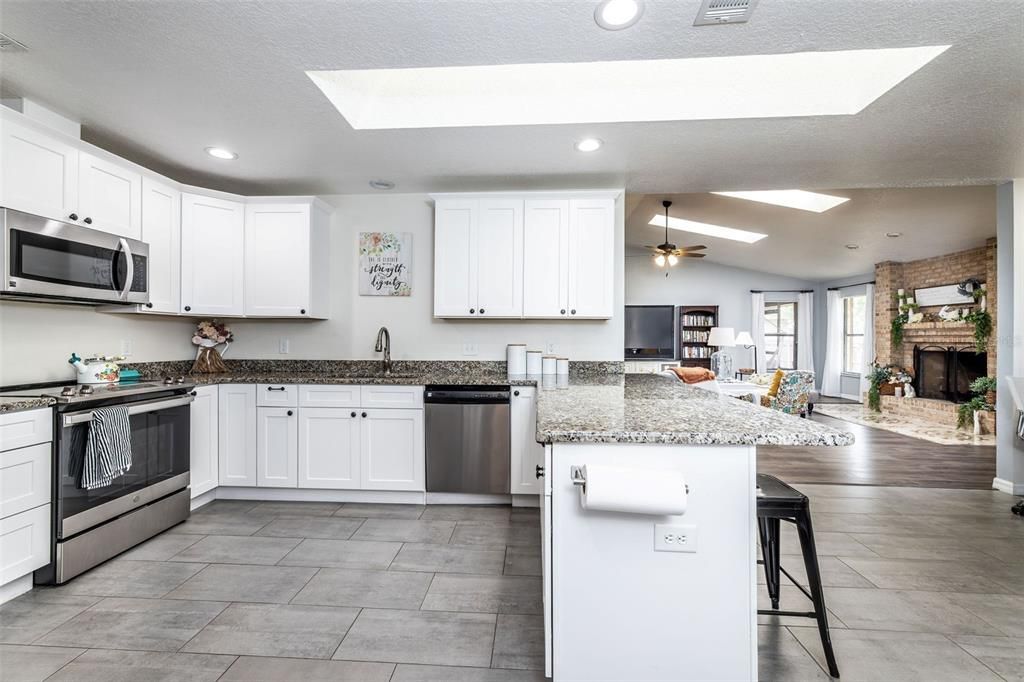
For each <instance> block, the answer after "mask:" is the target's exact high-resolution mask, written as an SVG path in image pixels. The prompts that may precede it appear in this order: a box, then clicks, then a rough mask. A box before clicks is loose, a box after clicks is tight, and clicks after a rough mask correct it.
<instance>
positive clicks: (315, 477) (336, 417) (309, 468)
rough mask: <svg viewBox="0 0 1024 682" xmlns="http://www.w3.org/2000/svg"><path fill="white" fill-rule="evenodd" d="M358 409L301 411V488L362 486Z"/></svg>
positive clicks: (308, 408)
mask: <svg viewBox="0 0 1024 682" xmlns="http://www.w3.org/2000/svg"><path fill="white" fill-rule="evenodd" d="M359 414H360V413H359V412H357V411H356V410H351V409H338V408H333V407H304V408H302V409H300V410H299V487H300V488H341V489H344V488H349V489H352V488H359V487H360V485H361V483H360V478H359V427H360V422H361V420H362V418H361V417H360V416H359Z"/></svg>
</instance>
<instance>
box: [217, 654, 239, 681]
mask: <svg viewBox="0 0 1024 682" xmlns="http://www.w3.org/2000/svg"><path fill="white" fill-rule="evenodd" d="M220 655H223V656H227V655H230V654H220ZM240 658H242V657H241V656H237V655H236V656H235V660H233V661H231V663H229V664H228V667H226V668H224V672H222V673H221V674H220V675H218V676H217V682H219V681H220V680H223V679H224V676H225V675H227V674H228V671H229V670H231V668H232V667H233V666H234V665H235V663H238V660H239V659H240Z"/></svg>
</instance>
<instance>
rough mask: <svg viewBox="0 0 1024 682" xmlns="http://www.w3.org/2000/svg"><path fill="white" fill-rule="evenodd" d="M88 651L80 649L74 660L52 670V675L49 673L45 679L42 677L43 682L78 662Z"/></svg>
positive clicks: (87, 649)
mask: <svg viewBox="0 0 1024 682" xmlns="http://www.w3.org/2000/svg"><path fill="white" fill-rule="evenodd" d="M27 646H32V645H31V644H29V645H27ZM68 648H76V649H77V648H78V647H68ZM89 651H91V649H89V648H84V649H82V650H81V651H79V652H78V653H77V654H76V655H75V656H74V658H72V659H71V660H70V661H68V662H67V663H65V664H64V665H62V666H61V667H59V668H57V669H56V670H54V671H53V672H52V673H50V674H49V675H47V676H46V677H44V678H43V680H44V682H45V680H48V679H50V678H52V677H53V676H54V675H56V674H57V673H59V672H60V671H61V670H64V668H66V667H68V666H69V665H71V664H72V663H74V662H75V661H77V660H78V659H79V658H80V657H81V656H85V655H86V654H87V653H88V652H89Z"/></svg>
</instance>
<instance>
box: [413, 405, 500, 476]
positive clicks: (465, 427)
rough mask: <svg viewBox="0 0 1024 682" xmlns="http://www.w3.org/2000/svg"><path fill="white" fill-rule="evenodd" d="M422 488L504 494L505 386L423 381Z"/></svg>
mask: <svg viewBox="0 0 1024 682" xmlns="http://www.w3.org/2000/svg"><path fill="white" fill-rule="evenodd" d="M423 402H424V405H425V410H426V421H427V424H426V431H427V444H426V447H427V492H431V493H490V494H508V492H509V468H510V461H509V456H510V453H511V435H510V425H509V387H508V386H435V385H431V386H427V387H426V389H425V391H424V394H423Z"/></svg>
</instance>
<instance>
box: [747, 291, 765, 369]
mask: <svg viewBox="0 0 1024 682" xmlns="http://www.w3.org/2000/svg"><path fill="white" fill-rule="evenodd" d="M750 335H751V336H753V337H754V369H756V370H757V371H758V372H759V373H760V372H764V370H765V367H766V366H767V364H768V363H767V360H766V359H765V355H764V294H750Z"/></svg>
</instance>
